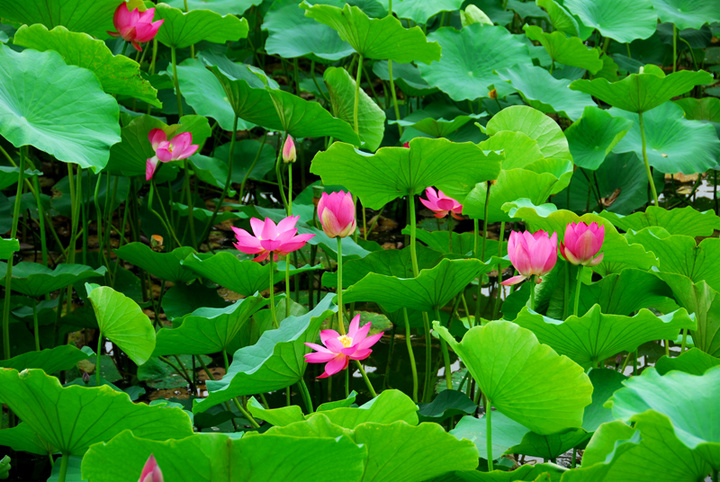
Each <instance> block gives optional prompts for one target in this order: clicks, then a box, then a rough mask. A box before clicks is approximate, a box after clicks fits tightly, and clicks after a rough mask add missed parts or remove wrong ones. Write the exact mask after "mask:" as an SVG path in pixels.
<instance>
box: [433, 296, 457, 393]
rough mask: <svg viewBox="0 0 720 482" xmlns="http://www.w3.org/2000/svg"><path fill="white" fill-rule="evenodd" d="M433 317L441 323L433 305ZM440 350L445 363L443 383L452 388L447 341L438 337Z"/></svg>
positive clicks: (438, 311)
mask: <svg viewBox="0 0 720 482" xmlns="http://www.w3.org/2000/svg"><path fill="white" fill-rule="evenodd" d="M435 318H437V320H438V323H441V324H442V318H441V317H440V310H439V309H438V307H437V306H436V307H435ZM440 351H441V352H442V356H443V363H444V364H445V384H446V385H447V389H448V390H452V389H453V384H452V371H451V370H450V352H449V351H448V347H447V343H446V342H445V340H444V339H443V338H440Z"/></svg>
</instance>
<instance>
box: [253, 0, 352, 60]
mask: <svg viewBox="0 0 720 482" xmlns="http://www.w3.org/2000/svg"><path fill="white" fill-rule="evenodd" d="M325 3H328V4H334V5H335V6H336V7H341V6H342V5H343V4H342V3H341V2H339V1H336V2H331V1H326V2H325ZM262 29H263V30H267V31H268V38H267V40H266V41H265V51H266V52H267V53H269V54H271V55H279V56H281V57H283V58H286V59H292V58H295V57H303V56H305V55H311V54H312V55H314V56H316V57H318V58H320V59H323V60H326V61H336V60H340V59H342V58H345V57H347V56H348V55H352V53H353V52H354V50H353V48H352V47H351V46H350V44H348V43H347V42H345V41H344V40H342V39H341V38H340V36H339V35H338V33H337V32H336V31H335V30H333V29H332V28H330V27H328V26H327V25H323V24H322V23H318V22H316V21H315V20H313V19H312V18H310V17H306V16H305V15H304V12H303V10H302V9H300V8H298V2H297V0H278V1H275V2H273V3H272V5H271V6H270V9H269V10H268V12H267V13H266V14H265V17H264V19H263V24H262Z"/></svg>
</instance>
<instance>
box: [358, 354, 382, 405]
mask: <svg viewBox="0 0 720 482" xmlns="http://www.w3.org/2000/svg"><path fill="white" fill-rule="evenodd" d="M355 363H356V364H357V366H358V368H359V369H360V374H361V375H362V377H363V380H365V385H367V387H368V390H370V394H371V395H372V396H373V398H375V397H377V392H375V389H374V388H373V386H372V383H370V379H369V378H368V376H367V373H365V369H364V368H363V366H362V363H360V361H359V360H355Z"/></svg>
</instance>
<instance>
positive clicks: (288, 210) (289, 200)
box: [287, 162, 293, 216]
mask: <svg viewBox="0 0 720 482" xmlns="http://www.w3.org/2000/svg"><path fill="white" fill-rule="evenodd" d="M292 165H293V163H292V162H289V163H288V165H287V167H288V192H287V197H288V201H287V202H288V205H287V213H288V216H292V184H293V183H292Z"/></svg>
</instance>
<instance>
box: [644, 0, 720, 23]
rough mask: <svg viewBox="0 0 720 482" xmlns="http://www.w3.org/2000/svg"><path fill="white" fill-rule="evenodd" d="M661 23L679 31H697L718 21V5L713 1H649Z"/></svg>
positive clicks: (719, 17)
mask: <svg viewBox="0 0 720 482" xmlns="http://www.w3.org/2000/svg"><path fill="white" fill-rule="evenodd" d="M650 2H651V3H652V5H653V7H655V12H656V13H657V16H658V18H660V21H661V22H670V23H674V24H675V26H676V27H677V28H678V29H680V30H683V29H686V28H695V29H699V28H700V27H702V26H703V25H705V24H706V23H713V22H717V21H718V20H720V3H718V2H716V1H715V0H650Z"/></svg>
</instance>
